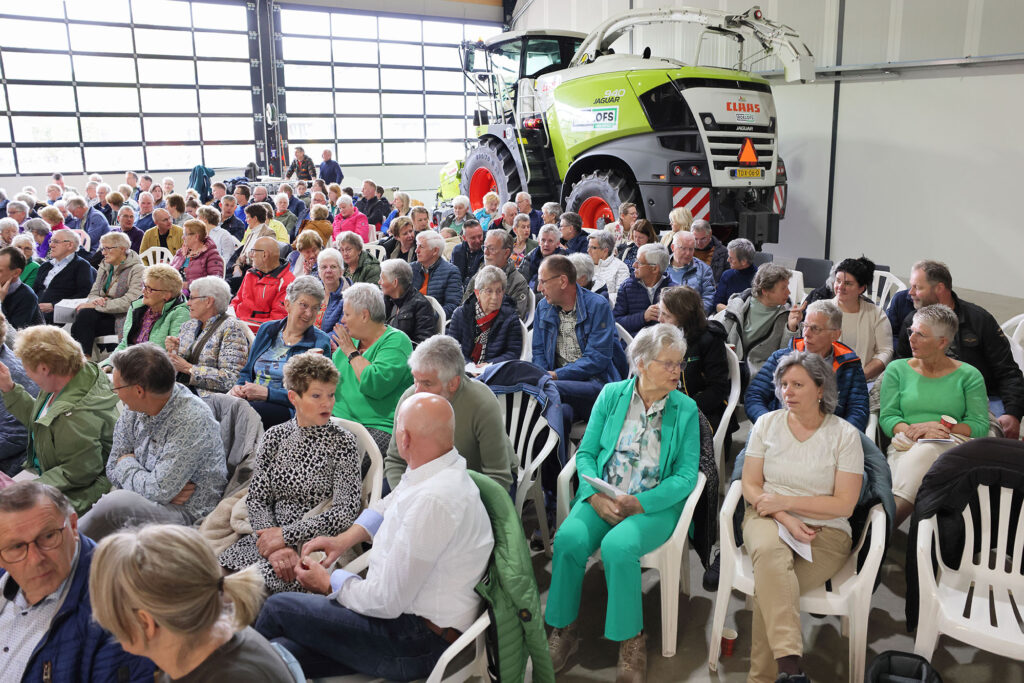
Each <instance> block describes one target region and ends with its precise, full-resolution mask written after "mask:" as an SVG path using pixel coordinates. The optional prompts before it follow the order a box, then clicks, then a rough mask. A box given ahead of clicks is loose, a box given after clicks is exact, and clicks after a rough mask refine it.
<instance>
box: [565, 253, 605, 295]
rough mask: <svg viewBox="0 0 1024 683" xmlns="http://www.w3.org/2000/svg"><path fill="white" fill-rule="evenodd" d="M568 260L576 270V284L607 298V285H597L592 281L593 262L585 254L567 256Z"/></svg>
mask: <svg viewBox="0 0 1024 683" xmlns="http://www.w3.org/2000/svg"><path fill="white" fill-rule="evenodd" d="M568 259H569V260H570V261H572V266H573V268H575V269H576V284H578V285H579V286H580V287H582V288H583V289H589V290H590V291H591V292H593V293H594V294H600V295H601V296H603V297H604V298H605V299H607V298H608V285H605V284H598V283H597V282H595V281H594V262H593V260H591V258H590V257H589V256H587V255H586V254H580V253H577V254H569V256H568Z"/></svg>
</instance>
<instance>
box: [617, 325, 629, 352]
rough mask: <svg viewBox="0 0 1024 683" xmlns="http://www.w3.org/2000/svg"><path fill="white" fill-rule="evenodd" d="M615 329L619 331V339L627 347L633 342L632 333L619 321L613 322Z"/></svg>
mask: <svg viewBox="0 0 1024 683" xmlns="http://www.w3.org/2000/svg"><path fill="white" fill-rule="evenodd" d="M615 331H616V332H618V333H619V339H621V340H622V343H623V344H625V345H626V348H629V345H630V344H632V343H633V335H631V334H630V333H629V332H627V331H626V328H625V327H623V326H622V325H620V324H619V323H615Z"/></svg>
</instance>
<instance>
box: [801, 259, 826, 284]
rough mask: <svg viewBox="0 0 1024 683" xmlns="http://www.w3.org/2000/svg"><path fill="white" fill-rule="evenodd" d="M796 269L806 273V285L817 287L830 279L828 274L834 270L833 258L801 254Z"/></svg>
mask: <svg viewBox="0 0 1024 683" xmlns="http://www.w3.org/2000/svg"><path fill="white" fill-rule="evenodd" d="M796 269H797V270H799V271H800V272H801V273H803V274H804V286H805V287H809V288H810V289H817V288H818V287H821V286H822V285H823V284H825V282H826V281H828V274H829V272H831V270H832V260H831V259H827V258H808V257H806V256H801V257H800V258H798V259H797V260H796Z"/></svg>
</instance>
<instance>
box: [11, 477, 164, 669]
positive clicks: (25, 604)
mask: <svg viewBox="0 0 1024 683" xmlns="http://www.w3.org/2000/svg"><path fill="white" fill-rule="evenodd" d="M95 547H96V544H95V543H93V542H92V541H91V540H90V539H89V538H87V537H85V536H82V535H80V534H79V533H78V516H77V515H76V514H75V512H74V510H72V509H71V504H70V503H69V502H68V499H67V498H65V497H64V494H62V493H61V492H60V491H58V490H57V489H55V488H54V487H52V486H47V485H46V484H40V483H37V482H34V481H29V482H21V483H18V484H13V485H11V486H8V487H7V488H5V489H2V490H0V569H3V571H2V572H0V642H2V645H3V647H2V654H0V663H2V664H0V671H3V680H5V681H139V682H141V681H152V680H153V669H154V667H153V663H152V662H150V661H149V660H148V659H145V658H144V657H136V656H134V655H130V654H128V653H126V652H125V651H124V650H123V649H121V646H120V645H118V643H117V641H115V640H114V638H113V637H112V636H111V635H110V634H109V633H108V632H106V631H104V630H103V629H102V628H100V626H99V624H97V623H96V622H95V621H93V618H92V605H91V603H90V601H89V567H90V564H91V562H92V554H93V550H94V549H95Z"/></svg>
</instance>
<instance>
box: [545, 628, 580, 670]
mask: <svg viewBox="0 0 1024 683" xmlns="http://www.w3.org/2000/svg"><path fill="white" fill-rule="evenodd" d="M578 649H580V638H579V636H578V635H576V622H573V623H571V624H569V625H568V626H566V627H565V628H556V629H554V630H552V631H551V635H550V636H548V650H549V651H550V652H551V666H552V667H553V668H554V670H555V673H558V672H559V671H561V670H562V669H564V668H565V665H566V664H567V663H568V661H569V657H572V655H573V654H574V653H575V652H576V650H578Z"/></svg>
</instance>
